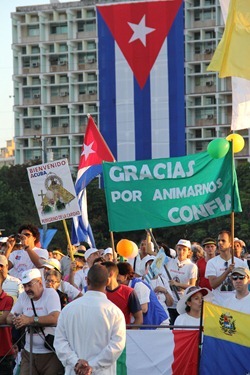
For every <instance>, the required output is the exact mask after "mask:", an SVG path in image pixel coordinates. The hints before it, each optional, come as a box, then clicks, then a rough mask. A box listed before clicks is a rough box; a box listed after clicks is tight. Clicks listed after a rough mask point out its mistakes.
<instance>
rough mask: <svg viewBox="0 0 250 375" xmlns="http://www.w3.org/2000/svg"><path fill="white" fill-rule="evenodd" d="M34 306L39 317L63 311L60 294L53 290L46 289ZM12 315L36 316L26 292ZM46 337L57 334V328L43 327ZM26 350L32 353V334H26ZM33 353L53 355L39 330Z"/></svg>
mask: <svg viewBox="0 0 250 375" xmlns="http://www.w3.org/2000/svg"><path fill="white" fill-rule="evenodd" d="M34 306H35V310H36V314H37V316H45V315H49V314H50V313H52V312H53V311H61V303H60V299H59V296H58V293H57V292H56V291H55V290H54V289H53V288H45V289H44V290H43V294H42V296H41V298H40V299H39V300H37V301H34ZM11 314H18V315H20V314H23V315H26V316H34V315H35V314H34V311H33V308H32V304H31V300H30V298H29V297H28V295H27V294H26V293H25V292H24V293H22V294H21V295H20V297H19V298H18V300H17V302H16V303H15V305H14V306H13V308H12V310H11ZM43 331H44V334H45V336H46V335H48V334H49V333H50V334H52V335H54V334H55V327H43ZM24 348H25V350H27V351H28V352H29V351H30V334H29V333H28V332H27V333H26V340H25V347H24ZM33 352H34V353H51V351H50V350H48V349H46V348H45V347H44V336H43V334H42V332H41V330H39V332H38V333H34V334H33Z"/></svg>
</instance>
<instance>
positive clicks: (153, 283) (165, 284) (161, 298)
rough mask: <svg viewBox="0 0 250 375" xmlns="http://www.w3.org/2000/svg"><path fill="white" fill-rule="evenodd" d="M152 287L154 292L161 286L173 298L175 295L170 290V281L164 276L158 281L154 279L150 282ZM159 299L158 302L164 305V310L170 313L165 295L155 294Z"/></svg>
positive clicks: (160, 276)
mask: <svg viewBox="0 0 250 375" xmlns="http://www.w3.org/2000/svg"><path fill="white" fill-rule="evenodd" d="M150 286H151V288H152V289H153V290H155V288H156V287H157V286H161V287H163V288H165V289H166V290H167V292H168V293H169V294H170V295H171V296H172V297H173V294H172V291H171V289H170V286H169V282H168V280H167V279H166V278H165V277H164V276H162V275H158V277H157V278H156V279H153V280H151V281H150ZM155 294H156V296H157V298H158V301H159V302H160V304H161V305H162V307H163V308H164V310H165V311H166V312H167V313H168V307H167V305H166V295H165V293H162V292H157V293H156V292H155Z"/></svg>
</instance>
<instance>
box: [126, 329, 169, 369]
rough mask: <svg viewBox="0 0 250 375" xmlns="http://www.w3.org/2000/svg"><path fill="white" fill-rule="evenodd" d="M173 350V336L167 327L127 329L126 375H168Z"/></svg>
mask: <svg viewBox="0 0 250 375" xmlns="http://www.w3.org/2000/svg"><path fill="white" fill-rule="evenodd" d="M173 352H174V336H173V333H172V331H170V330H169V329H165V328H161V329H158V330H145V331H135V330H127V341H126V357H127V358H126V364H127V375H170V374H172V364H173V361H174V356H173ZM135 353H136V355H135ZM149 353H150V355H149Z"/></svg>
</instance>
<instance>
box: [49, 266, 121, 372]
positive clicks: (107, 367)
mask: <svg viewBox="0 0 250 375" xmlns="http://www.w3.org/2000/svg"><path fill="white" fill-rule="evenodd" d="M87 282H88V291H87V292H86V294H85V295H84V296H83V297H81V298H78V299H77V300H75V301H73V302H71V303H70V304H68V305H67V306H66V307H65V308H64V309H63V310H62V312H61V314H60V317H59V320H58V324H57V327H56V334H55V342H54V346H55V349H56V353H57V355H58V357H59V358H60V360H61V361H62V363H63V365H64V366H65V375H75V374H84V375H85V374H86V375H89V374H91V373H92V371H93V374H99V375H116V360H117V359H118V357H119V356H120V354H121V353H122V351H123V349H124V347H125V339H126V325H125V318H124V315H123V313H122V311H121V310H120V309H119V308H118V307H117V306H116V305H114V304H113V303H112V302H111V301H109V300H108V299H107V296H106V285H107V283H108V270H107V269H106V267H104V266H103V265H100V264H95V265H93V266H92V267H91V268H90V270H89V272H88V277H87Z"/></svg>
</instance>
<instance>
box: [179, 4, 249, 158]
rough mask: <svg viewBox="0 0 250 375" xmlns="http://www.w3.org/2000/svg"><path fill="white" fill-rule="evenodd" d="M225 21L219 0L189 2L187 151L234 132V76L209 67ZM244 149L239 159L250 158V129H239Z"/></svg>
mask: <svg viewBox="0 0 250 375" xmlns="http://www.w3.org/2000/svg"><path fill="white" fill-rule="evenodd" d="M223 25H224V23H223V18H222V13H221V9H220V4H219V0H187V1H185V79H186V82H185V83H186V145H187V153H188V154H193V153H196V152H200V151H204V150H206V149H207V145H208V143H209V142H211V141H212V140H213V139H214V138H220V137H222V138H224V137H226V136H227V135H228V134H229V133H230V126H231V118H232V91H231V78H224V79H220V78H219V77H218V74H217V73H215V72H208V71H207V67H208V65H209V63H210V61H211V58H212V56H213V53H214V51H215V49H216V47H217V45H218V43H219V41H220V39H221V37H222V34H223V31H224V26H223ZM239 133H240V134H241V135H242V136H243V137H244V140H245V147H244V149H243V150H242V151H241V152H239V153H237V154H235V159H236V160H237V162H240V161H249V160H250V159H249V155H250V150H249V134H250V132H249V130H248V129H245V130H242V131H240V132H239Z"/></svg>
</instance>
